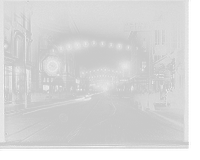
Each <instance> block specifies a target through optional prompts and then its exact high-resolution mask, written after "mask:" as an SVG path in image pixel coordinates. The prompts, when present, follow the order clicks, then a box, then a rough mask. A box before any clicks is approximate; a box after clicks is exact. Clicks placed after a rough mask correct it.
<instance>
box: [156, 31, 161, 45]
mask: <svg viewBox="0 0 200 160" xmlns="http://www.w3.org/2000/svg"><path fill="white" fill-rule="evenodd" d="M159 42H160V33H159V30H155V45H159Z"/></svg>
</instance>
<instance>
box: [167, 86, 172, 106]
mask: <svg viewBox="0 0 200 160" xmlns="http://www.w3.org/2000/svg"><path fill="white" fill-rule="evenodd" d="M171 100H172V89H171V88H169V90H168V91H167V92H166V101H165V102H166V107H168V103H169V104H170V106H171Z"/></svg>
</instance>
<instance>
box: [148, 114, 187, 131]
mask: <svg viewBox="0 0 200 160" xmlns="http://www.w3.org/2000/svg"><path fill="white" fill-rule="evenodd" d="M148 112H149V113H152V114H154V115H156V116H158V117H160V118H162V119H164V120H166V121H168V122H170V123H172V124H174V125H176V126H178V127H180V128H184V124H182V123H180V122H177V121H175V120H172V119H170V118H167V117H165V116H162V115H160V114H159V113H156V112H154V111H148Z"/></svg>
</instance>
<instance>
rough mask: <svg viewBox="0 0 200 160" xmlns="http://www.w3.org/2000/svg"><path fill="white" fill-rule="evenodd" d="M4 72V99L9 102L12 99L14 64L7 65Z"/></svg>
mask: <svg viewBox="0 0 200 160" xmlns="http://www.w3.org/2000/svg"><path fill="white" fill-rule="evenodd" d="M4 72H5V73H4V99H5V102H9V101H12V66H5V68H4Z"/></svg>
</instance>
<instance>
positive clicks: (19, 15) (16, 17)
mask: <svg viewBox="0 0 200 160" xmlns="http://www.w3.org/2000/svg"><path fill="white" fill-rule="evenodd" d="M4 6H5V8H4V82H5V83H4V100H5V103H21V102H22V101H23V100H24V99H25V96H26V94H27V95H29V94H30V93H31V89H32V72H33V68H34V63H33V61H34V60H33V57H32V52H31V43H32V33H31V14H32V12H31V9H30V7H29V6H28V5H26V4H24V5H21V4H19V3H12V2H6V3H5V5H4Z"/></svg>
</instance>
